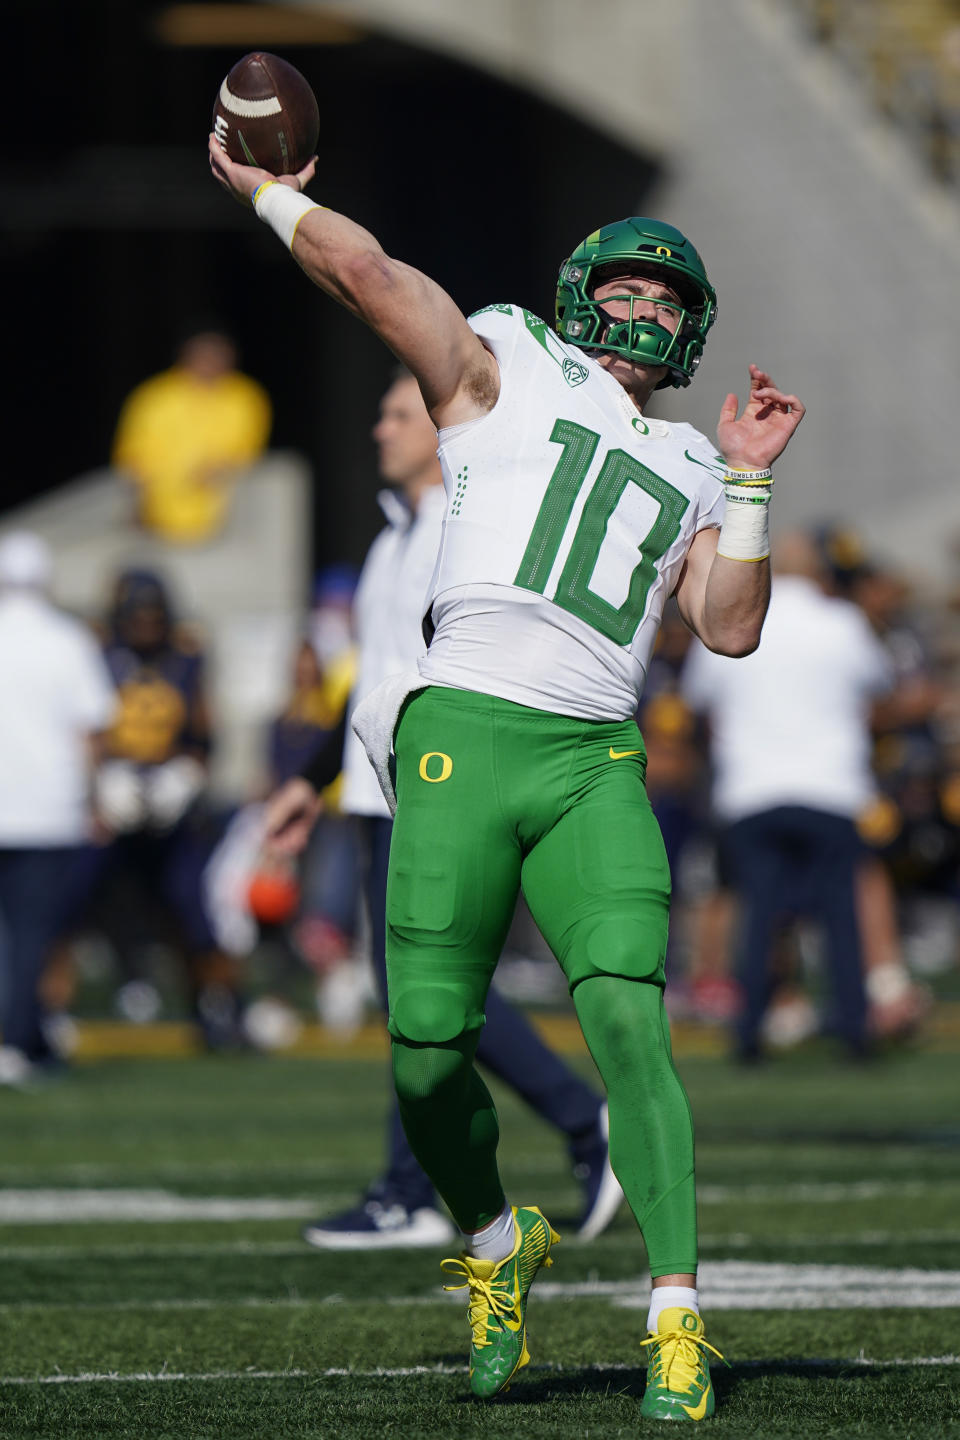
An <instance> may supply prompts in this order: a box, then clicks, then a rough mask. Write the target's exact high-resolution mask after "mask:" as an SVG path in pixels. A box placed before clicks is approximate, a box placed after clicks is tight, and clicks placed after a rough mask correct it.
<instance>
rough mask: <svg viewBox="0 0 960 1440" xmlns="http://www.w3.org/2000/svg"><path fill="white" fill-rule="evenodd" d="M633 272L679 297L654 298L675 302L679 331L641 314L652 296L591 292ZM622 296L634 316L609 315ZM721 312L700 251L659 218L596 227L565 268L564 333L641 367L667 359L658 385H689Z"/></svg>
mask: <svg viewBox="0 0 960 1440" xmlns="http://www.w3.org/2000/svg"><path fill="white" fill-rule="evenodd" d="M658 241H663V242H665V243H660V244H657V243H656V242H658ZM631 272H635V273H637V274H641V275H644V276H647V277H649V278H651V279H654V280H657V281H659V282H660V284H662V285H663V286H664V287H666V288H669V289H670V290H672V291H673V292H674V294H675V295H676V296H677V297H678V300H677V301H673V300H670V301H666V300H662V299H660V298H656V299H654V302H653V303H655V304H657V305H663V304H669V307H670V309H671V310H673V311H675V312H677V313H678V315H679V321H678V324H677V328H676V331H675V332H674V333H671V331H670V330H668V329H667V328H666V326H664V325H661V324H658V323H657V322H656V320H653V319H652V318H650V317H649V316H645V315H640V314H638V313H637V310H638V308H643V309H646V310H648V309H649V305H650V300H649V299H647V298H646V297H641V296H637V295H634V294H627V293H624V294H616V295H608V296H606V297H605V298H604V299H603V300H602V301H600V302H597V301H596V300H595V299H594V298H593V295H594V292H595V290H596V289H597V287H598V285H600V284H602V283H603V281H604V278H605V277H609V278H613V279H618V278H620V277H622V276H623V275H625V274H628V273H631ZM618 300H620V301H629V302H632V303H631V304H630V308H629V312H628V313H629V318H628V319H620V320H617V319H613V318H612V317H611V316H610V315H609V314H608V313H606V311H605V307H606V306H608V305H609V304H611V303H612V302H614V301H618ZM637 302H639V305H638V303H637ZM716 313H717V304H716V296H715V294H714V292H713V289H712V287H711V285H710V283H709V281H708V280H707V277H706V272H705V271H704V270H703V262H702V261H701V260H700V257H699V255H697V253H696V251H695V250H694V249H693V247H692V246H691V245H690V243H689V241H687V240H686V239H685V237H683V236H682V235H681V234H680V232H679V231H676V230H674V229H672V227H669V226H665V225H662V224H661V223H660V222H653V221H645V220H636V219H634V220H629V221H620V222H618V223H617V224H616V225H614V226H611V227H608V229H607V230H606V231H597V232H595V234H594V235H593V236H591V237H590V239H589V240H587V241H585V242H584V243H583V245H581V246H579V247H578V249H577V250H576V251H575V252H574V254H573V255H572V256H571V257H570V259H569V260H567V261H565V263H564V264H563V266H562V267H561V270H560V277H559V282H558V287H557V329H558V332H559V334H560V337H561V339H563V340H565V341H567V343H568V344H572V345H576V346H577V347H578V348H580V349H583V350H586V351H588V352H590V353H592V354H595V355H604V354H612V355H618V356H620V358H621V359H624V360H628V361H630V362H632V363H633V364H639V365H649V366H661V365H665V366H666V367H667V374H666V375H665V376H664V378H663V379H662V380H661V381H660V382H659V384H658V385H657V389H658V390H659V389H663V388H664V387H666V386H671V385H672V386H678V387H679V386H685V385H689V384H690V381H691V379H692V377H693V374H694V372H695V370H696V368H697V366H698V365H699V363H700V356H701V354H702V351H703V345H704V341H705V340H706V336H707V331H708V330H709V328H710V326H711V325H712V324H713V322H714V320H715V319H716Z"/></svg>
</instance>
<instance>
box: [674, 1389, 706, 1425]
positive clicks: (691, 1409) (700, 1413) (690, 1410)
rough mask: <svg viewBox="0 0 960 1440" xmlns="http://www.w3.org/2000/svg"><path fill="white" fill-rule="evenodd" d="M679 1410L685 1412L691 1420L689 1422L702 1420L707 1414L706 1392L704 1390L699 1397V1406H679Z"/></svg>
mask: <svg viewBox="0 0 960 1440" xmlns="http://www.w3.org/2000/svg"><path fill="white" fill-rule="evenodd" d="M680 1409H681V1410H686V1412H687V1414H688V1415H689V1416H690V1419H691V1420H702V1419H703V1417H704V1415H706V1413H707V1392H706V1390H705V1391H704V1392H703V1394H702V1395H701V1396H700V1404H699V1405H681V1406H680Z"/></svg>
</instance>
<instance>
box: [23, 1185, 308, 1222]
mask: <svg viewBox="0 0 960 1440" xmlns="http://www.w3.org/2000/svg"><path fill="white" fill-rule="evenodd" d="M316 1210H317V1202H316V1201H315V1200H310V1199H303V1200H280V1199H275V1198H272V1197H270V1196H257V1195H251V1196H215V1195H214V1196H210V1195H174V1194H172V1193H171V1192H170V1191H169V1190H5V1191H0V1225H57V1224H62V1223H63V1222H65V1221H68V1222H72V1221H81V1220H82V1221H89V1220H134V1221H141V1220H142V1221H149V1220H162V1221H166V1220H307V1219H311V1218H312V1217H313V1216H314V1215H315V1214H316Z"/></svg>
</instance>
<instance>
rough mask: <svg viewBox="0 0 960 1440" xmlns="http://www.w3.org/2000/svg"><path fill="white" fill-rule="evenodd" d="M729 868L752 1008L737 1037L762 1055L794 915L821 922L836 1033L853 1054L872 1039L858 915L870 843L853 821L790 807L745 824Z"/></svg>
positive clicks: (745, 1049) (733, 830) (731, 844)
mask: <svg viewBox="0 0 960 1440" xmlns="http://www.w3.org/2000/svg"><path fill="white" fill-rule="evenodd" d="M723 848H724V861H725V869H726V871H727V873H728V875H729V877H730V880H731V883H732V885H733V888H734V889H735V890H736V893H737V896H738V898H739V900H740V902H741V907H742V914H741V927H742V934H741V953H740V979H741V982H742V984H743V989H744V1007H743V1011H742V1013H741V1016H740V1019H739V1022H738V1027H737V1037H738V1042H739V1045H740V1049H741V1052H742V1053H744V1054H745V1055H749V1054H751V1053H754V1052H755V1051H756V1048H757V1043H758V1035H759V1029H760V1022H761V1020H762V1019H763V1015H764V1012H765V1011H766V1009H767V1006H768V1004H769V1001H770V997H771V994H772V990H773V983H774V982H773V976H772V974H771V964H770V960H771V952H772V949H773V941H774V935H775V931H776V927H777V925H778V923H779V922H781V921H782V920H783V919H784V918H785V917H787V916H796V915H807V916H809V917H810V918H811V919H815V920H817V921H819V922H820V924H821V926H822V927H823V935H824V941H825V949H826V961H827V969H828V971H829V974H830V979H831V984H832V986H833V995H834V1002H835V1015H834V1017H833V1024H832V1028H833V1030H834V1031H835V1033H836V1034H837V1035H838V1036H839V1038H840V1039H841V1040H843V1041H844V1042H845V1044H846V1045H847V1046H849V1048H850V1049H851V1050H853V1051H859V1050H862V1048H863V1046H864V1043H865V1038H866V1030H865V1025H866V1008H867V1007H866V997H865V993H864V985H863V960H862V954H861V948H860V930H859V925H858V921H857V912H856V874H857V866H858V863H859V861H860V859H861V857H862V853H863V851H862V845H861V842H860V839H859V837H858V835H857V831H856V827H855V826H854V824H853V821H852V820H847V819H844V818H843V816H840V815H831V814H828V813H827V812H825V811H822V810H808V809H806V808H805V807H803V806H800V805H783V806H778V807H777V808H776V809H773V810H764V811H762V812H760V813H759V814H757V815H749V816H747V818H746V819H744V820H739V821H737V823H736V824H734V825H731V826H730V828H729V829H728V830H727V832H726V834H725V836H724V840H723Z"/></svg>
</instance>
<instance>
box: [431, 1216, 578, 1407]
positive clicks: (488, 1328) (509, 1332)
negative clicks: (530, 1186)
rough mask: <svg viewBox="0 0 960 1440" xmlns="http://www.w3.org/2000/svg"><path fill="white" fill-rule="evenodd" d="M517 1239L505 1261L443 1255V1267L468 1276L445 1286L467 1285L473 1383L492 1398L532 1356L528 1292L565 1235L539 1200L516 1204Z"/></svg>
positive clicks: (448, 1287)
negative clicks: (541, 1208)
mask: <svg viewBox="0 0 960 1440" xmlns="http://www.w3.org/2000/svg"><path fill="white" fill-rule="evenodd" d="M513 1225H514V1233H515V1235H516V1240H515V1242H514V1246H513V1250H512V1252H511V1253H510V1254H509V1255H508V1256H507V1258H506V1259H505V1260H475V1259H474V1258H473V1256H472V1255H461V1256H459V1258H458V1259H455V1260H454V1259H450V1260H444V1261H442V1262H441V1268H442V1269H445V1270H447V1271H448V1273H450V1274H454V1273H456V1272H457V1270H459V1271H460V1272H462V1274H463V1275H464V1279H463V1280H460V1281H458V1282H457V1284H456V1285H445V1286H444V1287H443V1288H444V1289H445V1290H459V1289H461V1288H462V1287H463V1286H467V1288H468V1297H469V1298H468V1302H467V1318H468V1320H469V1322H470V1330H471V1340H470V1388H471V1390H472V1391H473V1393H474V1395H479V1396H481V1397H482V1398H484V1399H489V1397H490V1396H491V1395H496V1394H498V1393H499V1392H500V1391H501V1390H505V1389H506V1388H507V1386H508V1385H509V1384H510V1381H511V1380H512V1379H513V1377H514V1375H515V1374H516V1373H517V1371H518V1370H519V1369H521V1367H522V1366H524V1365H526V1364H527V1362H528V1361H529V1359H530V1352H529V1350H528V1349H527V1327H526V1310H527V1295H528V1294H529V1291H530V1286H531V1285H532V1284H533V1277H534V1276H535V1275H536V1273H537V1271H538V1270H539V1269H540V1267H541V1265H552V1264H553V1261H552V1260H551V1258H550V1246H551V1245H555V1244H556V1243H557V1241H558V1240H559V1239H560V1236H559V1235H558V1234H557V1232H556V1231H555V1230H554V1229H553V1227H552V1226H551V1225H550V1223H549V1222H548V1221H547V1220H545V1219H544V1217H543V1216H542V1215H541V1214H540V1211H539V1210H538V1209H537V1207H536V1206H535V1205H528V1206H525V1207H523V1208H521V1209H518V1208H517V1206H516V1205H514V1206H513Z"/></svg>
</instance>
